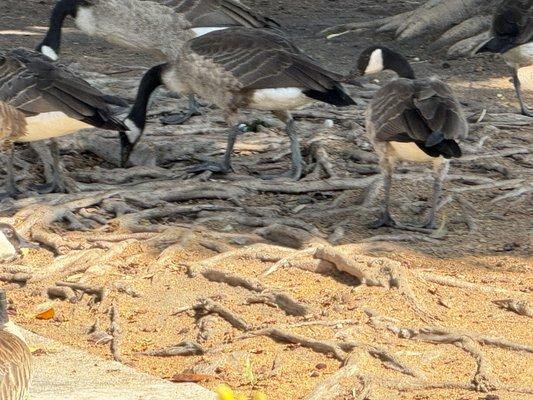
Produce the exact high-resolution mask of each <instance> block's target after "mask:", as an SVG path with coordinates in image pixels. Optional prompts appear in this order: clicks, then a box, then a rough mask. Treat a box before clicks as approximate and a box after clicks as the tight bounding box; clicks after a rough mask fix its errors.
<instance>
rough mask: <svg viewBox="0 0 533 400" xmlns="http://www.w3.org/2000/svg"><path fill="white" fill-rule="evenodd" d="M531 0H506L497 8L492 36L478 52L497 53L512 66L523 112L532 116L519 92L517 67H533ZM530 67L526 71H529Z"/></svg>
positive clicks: (530, 86)
mask: <svg viewBox="0 0 533 400" xmlns="http://www.w3.org/2000/svg"><path fill="white" fill-rule="evenodd" d="M532 8H533V0H508V1H504V2H503V4H502V5H501V6H500V7H499V8H498V9H497V11H496V13H495V14H494V19H493V21H492V38H491V39H490V40H489V41H488V42H487V43H485V44H484V45H483V46H482V47H481V48H480V49H479V50H478V51H477V52H478V53H483V52H490V53H500V54H502V55H503V58H504V60H505V62H506V63H507V64H508V65H509V66H510V67H511V68H513V83H514V87H515V90H516V94H517V96H518V100H519V101H520V107H521V108H522V114H524V115H527V116H529V117H533V110H531V109H530V108H528V107H527V105H526V102H525V101H524V98H523V96H522V90H521V89H522V83H521V82H520V78H519V77H518V73H519V70H521V69H523V68H528V67H533V15H532V13H533V10H532ZM532 74H533V71H531V72H530V73H529V75H532ZM524 84H525V86H526V88H527V89H529V90H533V77H530V79H527V80H525V82H524Z"/></svg>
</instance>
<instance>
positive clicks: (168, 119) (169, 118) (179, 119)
mask: <svg viewBox="0 0 533 400" xmlns="http://www.w3.org/2000/svg"><path fill="white" fill-rule="evenodd" d="M198 115H202V113H201V112H200V111H199V110H198V109H197V108H195V109H193V110H189V111H187V112H186V113H178V114H168V115H165V116H164V117H162V118H161V119H160V120H159V121H160V122H161V123H162V124H163V125H181V124H183V123H184V122H185V121H188V120H189V119H191V118H192V117H196V116H198Z"/></svg>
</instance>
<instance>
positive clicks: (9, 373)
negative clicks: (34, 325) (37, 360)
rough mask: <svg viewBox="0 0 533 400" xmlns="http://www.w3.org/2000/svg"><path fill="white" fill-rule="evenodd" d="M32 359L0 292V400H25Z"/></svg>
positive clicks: (3, 295) (3, 293)
mask: <svg viewBox="0 0 533 400" xmlns="http://www.w3.org/2000/svg"><path fill="white" fill-rule="evenodd" d="M31 367H32V358H31V352H30V349H29V348H28V346H27V344H26V342H25V341H24V338H23V337H22V335H21V334H20V331H19V330H18V328H17V327H16V326H15V325H14V324H13V323H11V322H9V318H8V315H7V301H6V296H5V292H4V291H3V290H0V399H2V400H25V399H26V398H27V396H28V389H29V383H30V378H31Z"/></svg>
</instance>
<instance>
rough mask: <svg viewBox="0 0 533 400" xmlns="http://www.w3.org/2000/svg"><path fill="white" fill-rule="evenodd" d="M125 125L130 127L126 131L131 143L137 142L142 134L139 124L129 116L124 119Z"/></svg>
mask: <svg viewBox="0 0 533 400" xmlns="http://www.w3.org/2000/svg"><path fill="white" fill-rule="evenodd" d="M124 125H126V126H127V127H128V129H129V130H128V131H127V132H126V136H128V139H129V140H130V143H135V142H136V141H137V139H139V136H141V133H142V132H141V130H140V129H139V128H138V127H137V125H135V122H133V121H132V120H131V119H129V118H127V119H125V120H124Z"/></svg>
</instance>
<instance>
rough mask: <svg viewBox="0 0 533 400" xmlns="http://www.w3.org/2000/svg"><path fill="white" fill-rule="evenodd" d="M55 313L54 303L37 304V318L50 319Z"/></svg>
mask: <svg viewBox="0 0 533 400" xmlns="http://www.w3.org/2000/svg"><path fill="white" fill-rule="evenodd" d="M55 315H56V311H55V309H54V304H53V303H44V304H41V305H39V306H37V312H36V314H35V318H37V319H44V320H49V319H52V318H54V317H55Z"/></svg>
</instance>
